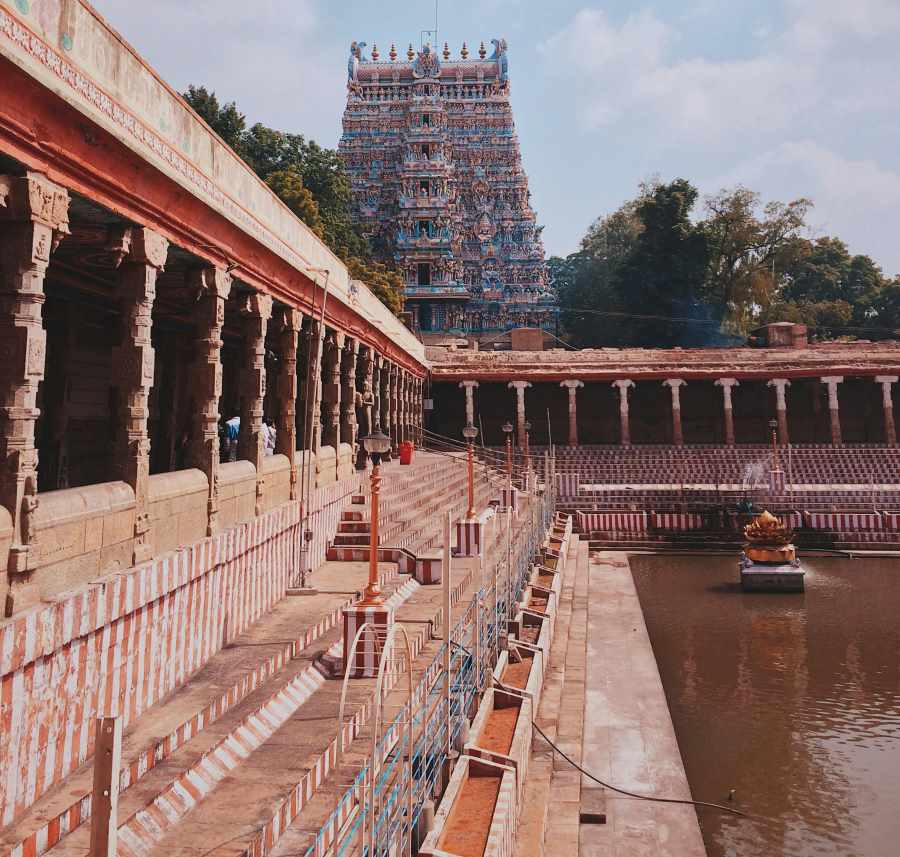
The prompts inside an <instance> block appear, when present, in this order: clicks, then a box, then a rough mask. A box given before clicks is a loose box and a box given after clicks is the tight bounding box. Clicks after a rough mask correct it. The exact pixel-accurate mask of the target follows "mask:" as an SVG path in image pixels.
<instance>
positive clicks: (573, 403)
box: [559, 378, 584, 446]
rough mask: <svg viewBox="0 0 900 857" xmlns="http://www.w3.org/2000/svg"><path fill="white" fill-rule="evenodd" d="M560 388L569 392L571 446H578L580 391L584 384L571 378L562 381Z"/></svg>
mask: <svg viewBox="0 0 900 857" xmlns="http://www.w3.org/2000/svg"><path fill="white" fill-rule="evenodd" d="M559 386H560V387H564V388H567V389H568V391H569V446H578V390H579V388H580V387H583V386H584V382H583V381H578V380H575V379H573V378H570V379H568V380H566V381H560V382H559Z"/></svg>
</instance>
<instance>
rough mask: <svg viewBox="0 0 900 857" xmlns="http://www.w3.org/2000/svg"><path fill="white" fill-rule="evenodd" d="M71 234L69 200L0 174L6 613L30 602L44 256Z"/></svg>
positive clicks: (40, 181) (35, 593) (34, 178)
mask: <svg viewBox="0 0 900 857" xmlns="http://www.w3.org/2000/svg"><path fill="white" fill-rule="evenodd" d="M68 232H69V195H68V192H67V191H66V190H65V189H64V188H62V187H60V186H59V185H56V184H53V183H52V182H51V181H49V180H48V179H47V178H46V177H45V176H42V175H40V174H39V173H31V172H29V173H27V174H26V175H25V176H23V177H18V176H0V506H4V507H6V509H7V511H8V512H9V514H10V515H11V517H12V525H13V533H12V544H11V546H10V549H9V561H8V564H7V572H8V575H9V593H8V594H7V596H6V605H5V614H6V615H7V616H10V615H12V613H13V611H14V610H20V609H23V608H25V607H28V606H30V605H31V604H35V603H36V602H37V601H38V600H39V597H40V593H39V590H38V587H37V585H36V584H35V583H34V582H33V581H32V580H30V579H29V578H30V574H31V572H33V571H34V557H33V553H32V548H33V543H34V511H35V509H36V507H37V503H38V497H37V493H38V486H37V450H36V449H35V445H34V425H35V421H36V420H37V418H38V415H39V413H40V412H39V411H38V409H37V392H38V384H39V382H40V380H41V379H42V378H43V377H44V360H45V358H46V353H47V335H46V333H45V331H44V328H43V325H42V307H43V304H44V276H45V274H46V273H47V266H48V265H49V263H50V254H51V253H52V251H53V250H54V249H55V248H56V247H57V245H58V244H59V241H60V240H61V239H62V237H63V236H64V235H67V234H68Z"/></svg>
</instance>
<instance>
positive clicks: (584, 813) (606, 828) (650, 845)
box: [516, 540, 706, 857]
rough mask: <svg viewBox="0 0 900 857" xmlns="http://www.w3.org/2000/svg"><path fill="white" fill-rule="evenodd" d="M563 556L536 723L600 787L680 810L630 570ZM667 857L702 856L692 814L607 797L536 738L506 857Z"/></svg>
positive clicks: (676, 761)
mask: <svg viewBox="0 0 900 857" xmlns="http://www.w3.org/2000/svg"><path fill="white" fill-rule="evenodd" d="M571 550H572V552H573V553H574V556H575V558H576V562H572V563H569V564H568V566H567V571H566V579H565V580H564V581H563V589H562V598H561V599H560V607H559V614H558V620H557V623H556V631H555V634H554V639H553V646H552V650H551V656H550V663H549V667H548V673H547V679H546V682H545V688H544V694H543V697H542V700H541V705H540V709H539V711H538V714H537V718H536V723H537V725H538V726H540V728H541V729H543V730H544V732H546V733H547V735H548V736H549V737H550V738H552V739H553V740H554V741H555V742H556V743H557V744H558V746H559V747H560V749H561V750H563V752H565V753H566V754H567V755H569V756H570V757H572V758H573V759H574V760H575V761H576V762H578V763H579V764H580V765H582V766H583V767H584V768H585V769H586V770H588V771H590V772H591V773H593V774H594V775H595V776H597V777H598V778H599V779H601V780H604V781H607V782H610V783H612V784H614V785H617V786H621V787H622V788H625V789H628V790H631V791H634V792H637V793H640V794H655V795H660V796H664V797H675V798H690V797H691V794H690V788H689V786H688V783H687V777H686V775H685V772H684V766H683V765H682V761H681V755H680V753H679V750H678V744H677V741H676V739H675V732H674V729H673V727H672V720H671V717H670V715H669V709H668V704H667V702H666V697H665V692H664V690H663V687H662V682H661V681H660V677H659V671H658V669H657V666H656V659H655V657H654V654H653V649H652V647H651V645H650V638H649V636H648V634H647V629H646V626H645V624H644V617H643V613H642V611H641V606H640V603H639V601H638V597H637V592H636V590H635V587H634V582H633V580H632V577H631V570H630V568H629V565H628V558H627V556H626V554H624V553H612V552H608V553H599V554H595V555H594V556H593V557H589V555H588V545H587V542H584V541H581V542H579V541H578V540H575V541H574V543H573V546H572V549H571ZM570 555H571V554H570ZM588 665H590V668H589V669H588ZM604 817H605V823H604V822H603V821H602V819H603V818H604ZM670 855H671V857H675V855H677V857H705V855H706V849H705V847H704V845H703V839H702V836H701V834H700V827H699V824H698V822H697V816H696V813H695V810H694V808H693V807H691V806H679V805H673V804H662V803H655V802H651V801H643V800H637V799H634V798H629V797H625V796H622V795H617V794H615V793H614V792H611V791H609V790H608V789H605V788H602V787H601V786H598V785H597V784H596V783H594V782H593V781H591V780H590V779H589V778H588V777H584V776H582V775H580V774H579V773H578V772H577V771H575V770H574V769H573V768H572V766H571V765H569V764H568V763H567V762H566V761H565V760H564V759H563V758H562V757H560V756H559V755H558V754H554V753H553V752H552V751H551V750H550V748H549V747H548V745H547V743H546V742H545V741H544V739H543V738H541V737H540V735H538V734H535V737H534V743H533V747H532V759H531V767H530V769H529V774H528V779H527V781H526V784H525V799H524V805H523V810H522V814H521V816H520V820H519V830H518V837H517V845H516V857H670Z"/></svg>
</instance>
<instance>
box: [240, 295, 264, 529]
mask: <svg viewBox="0 0 900 857" xmlns="http://www.w3.org/2000/svg"><path fill="white" fill-rule="evenodd" d="M271 317H272V298H270V297H269V296H268V295H263V294H258V293H255V294H252V295H248V296H247V297H246V298H245V299H244V301H243V302H242V305H241V326H242V328H243V331H242V333H243V345H244V360H243V367H242V369H241V375H240V384H241V396H240V401H241V430H240V434H239V435H238V458H239V459H240V460H241V461H250V462H252V463H253V466H254V467H255V468H256V509H255V513H256V514H257V515H261V514H262V511H263V495H264V493H265V490H266V480H265V477H264V475H263V462H264V460H265V457H266V449H265V444H264V442H263V434H262V421H263V401H264V400H265V397H266V331H267V329H268V327H269V319H270V318H271Z"/></svg>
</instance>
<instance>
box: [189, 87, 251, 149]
mask: <svg viewBox="0 0 900 857" xmlns="http://www.w3.org/2000/svg"><path fill="white" fill-rule="evenodd" d="M184 100H185V101H187V103H188V104H190V105H191V107H193V108H194V110H196V111H197V113H199V114H200V117H201V118H202V119H204V120H205V121H206V124H207V125H209V127H210V128H212V129H213V131H215V132H216V133H217V134H218V135H219V136H220V137H221V138H222V140H224V141H225V142H226V143H227V144H228V145H229V146H231V148H232V149H234V150H235V151H236V152H237V153H238V154H241V143H242V138H243V134H244V130H245V128H246V127H247V120H246V117H245V116H244V114H243V113H241V112H240V111H239V110H238V109H237V105H236V104H235V103H234V102H233V101H231V102H229V103H228V104H220V103H219V99H218V98H216V94H215V92H209V91H208V90H207V88H206V87H205V86H189V87H188V91H187V92H185V93H184Z"/></svg>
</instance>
